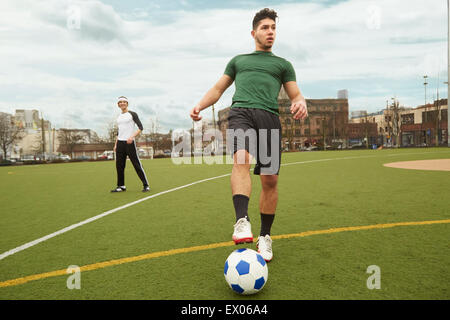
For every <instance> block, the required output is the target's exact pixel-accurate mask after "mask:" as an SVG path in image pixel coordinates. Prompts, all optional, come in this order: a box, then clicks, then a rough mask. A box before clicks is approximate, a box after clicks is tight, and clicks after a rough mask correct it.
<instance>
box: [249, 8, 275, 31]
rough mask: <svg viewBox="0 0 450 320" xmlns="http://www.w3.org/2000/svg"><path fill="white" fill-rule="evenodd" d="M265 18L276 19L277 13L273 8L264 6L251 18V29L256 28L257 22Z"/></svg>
mask: <svg viewBox="0 0 450 320" xmlns="http://www.w3.org/2000/svg"><path fill="white" fill-rule="evenodd" d="M265 18H269V19H272V20H273V21H276V18H278V15H277V13H276V12H275V10H273V9H269V8H264V9H262V10H259V12H257V13H256V14H255V17H254V18H253V30H256V28H258V25H259V22H260V21H261V20H263V19H265Z"/></svg>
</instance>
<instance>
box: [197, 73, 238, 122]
mask: <svg viewBox="0 0 450 320" xmlns="http://www.w3.org/2000/svg"><path fill="white" fill-rule="evenodd" d="M232 83H233V79H232V78H231V77H230V76H228V75H226V74H224V75H223V76H222V77H220V79H219V81H217V83H216V84H215V85H214V86H213V87H212V88H211V89H209V90H208V92H206V94H205V95H204V97H203V98H202V99H201V100H200V102H199V103H197V105H196V106H195V107H194V108H192V110H191V113H190V116H191V118H192V120H194V121H198V120H200V119H201V118H202V116H201V115H200V111H202V110H203V109H206V108H208V107H209V106H211V105H213V104H214V103H216V102H217V101H219V99H220V97H221V96H222V94H223V93H224V92H225V90H227V89H228V87H229V86H231V84H232Z"/></svg>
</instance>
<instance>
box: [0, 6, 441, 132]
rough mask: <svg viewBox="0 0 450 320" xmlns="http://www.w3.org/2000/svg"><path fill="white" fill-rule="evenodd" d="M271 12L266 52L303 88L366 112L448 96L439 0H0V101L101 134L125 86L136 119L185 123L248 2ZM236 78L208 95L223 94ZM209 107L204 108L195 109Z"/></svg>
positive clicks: (240, 36) (246, 21)
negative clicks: (273, 24) (273, 23)
mask: <svg viewBox="0 0 450 320" xmlns="http://www.w3.org/2000/svg"><path fill="white" fill-rule="evenodd" d="M265 7H269V8H272V9H275V10H276V11H277V12H278V16H279V19H278V21H277V37H276V40H275V44H274V46H273V49H272V51H273V53H274V54H275V55H277V56H280V57H283V58H285V59H287V60H288V61H290V62H291V63H292V65H293V66H294V69H295V71H296V75H297V83H298V85H299V88H300V90H301V92H302V93H303V95H304V96H305V98H307V99H324V98H336V97H337V91H338V90H340V89H347V90H348V95H349V108H350V112H351V111H356V110H367V111H368V112H376V111H380V110H382V109H383V108H384V107H385V106H386V101H387V100H388V101H392V100H391V98H393V97H395V98H397V99H398V100H399V102H400V105H403V106H407V107H416V106H418V105H421V104H422V105H423V103H424V101H425V88H424V85H423V82H424V78H423V76H424V75H427V76H428V79H427V82H428V85H427V102H428V103H430V102H432V101H433V98H434V99H435V98H436V96H437V90H438V89H439V96H440V98H446V97H447V85H446V84H444V82H445V81H447V78H448V75H447V1H446V0H430V1H423V0H410V1H404V0H377V1H366V0H347V1H331V0H326V1H325V0H322V1H306V0H303V1H275V0H274V1H256V0H239V1H234V0H231V1H223V0H220V1H216V0H179V1H160V0H157V1H156V0H155V1H144V0H130V1H122V0H102V1H100V0H40V1H36V0H2V1H1V2H0V12H1V19H0V112H8V113H14V111H15V110H16V109H37V110H39V111H40V112H41V113H42V115H43V117H44V119H46V120H50V121H51V123H52V126H53V127H55V128H57V129H58V128H62V127H64V128H78V129H85V128H86V129H93V130H95V131H96V132H97V133H98V134H100V135H105V134H106V130H107V127H108V124H110V123H112V122H113V121H114V120H115V119H116V117H117V116H118V115H119V113H120V110H119V109H118V107H117V97H119V96H121V95H124V96H127V97H128V100H129V109H130V110H133V111H136V112H137V113H138V114H139V117H140V119H141V121H142V123H143V125H144V132H146V130H148V129H149V128H150V124H151V123H155V122H156V123H158V126H159V131H160V132H168V131H169V130H170V129H181V128H190V127H191V126H192V121H191V119H190V117H189V111H190V109H191V108H192V107H193V106H195V105H196V104H197V102H198V101H199V100H200V99H201V98H202V96H203V95H204V94H205V93H206V91H207V90H208V89H210V88H211V87H212V86H213V85H214V84H215V82H216V81H217V80H218V79H219V78H220V76H221V75H222V74H223V71H224V70H225V66H226V64H227V63H228V61H229V60H231V58H232V57H234V56H236V55H238V54H242V53H250V52H252V51H254V50H255V44H254V40H253V38H252V37H251V34H250V31H251V22H252V20H253V17H254V15H255V13H256V12H257V11H259V10H260V9H262V8H265ZM233 93H234V85H233V86H231V87H230V88H229V89H228V90H227V91H226V92H225V93H224V95H223V96H222V97H221V99H220V100H219V101H218V102H217V103H216V104H215V109H216V111H217V110H220V109H222V108H225V107H227V106H229V105H230V104H231V101H232V96H233ZM202 114H203V117H204V118H211V117H212V111H211V109H206V110H204V111H202Z"/></svg>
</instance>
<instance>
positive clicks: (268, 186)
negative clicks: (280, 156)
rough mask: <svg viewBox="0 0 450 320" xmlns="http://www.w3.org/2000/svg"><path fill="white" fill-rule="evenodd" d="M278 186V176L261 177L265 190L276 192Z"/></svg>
mask: <svg viewBox="0 0 450 320" xmlns="http://www.w3.org/2000/svg"><path fill="white" fill-rule="evenodd" d="M277 184H278V176H277V175H261V185H262V188H263V190H265V191H269V190H275V189H276V188H277Z"/></svg>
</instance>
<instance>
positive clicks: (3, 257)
mask: <svg viewBox="0 0 450 320" xmlns="http://www.w3.org/2000/svg"><path fill="white" fill-rule="evenodd" d="M445 152H449V151H444V152H433V153H445ZM430 153H431V152H430ZM411 154H423V153H420V152H418V153H408V155H411ZM425 154H428V153H425ZM402 155H403V154H402ZM404 155H406V153H405V154H404ZM385 156H391V155H385ZM372 157H377V155H370V156H354V157H343V158H329V159H318V160H306V161H298V162H290V163H284V164H281V166H289V165H294V164H306V163H315V162H324V161H333V160H348V159H361V158H372ZM230 175H231V173H227V174H223V175H220V176H216V177H212V178H207V179H202V180H198V181H195V182H192V183H188V184H185V185H183V186H180V187H176V188H172V189H169V190H165V191H161V192H158V193H155V194H152V195H151V196H148V197H145V198H142V199H139V200H136V201H133V202H130V203H127V204H125V205H123V206H120V207H117V208H114V209H111V210H109V211H105V212H103V213H101V214H98V215H96V216H94V217H91V218H88V219H86V220H83V221H81V222H78V223H75V224H73V225H71V226H68V227H66V228H63V229H61V230H58V231H55V232H53V233H50V234H48V235H46V236H43V237H41V238H39V239H36V240H33V241H30V242H27V243H25V244H23V245H21V246H19V247H16V248H14V249H11V250H8V251H6V252H4V253H2V254H0V260H3V259H5V258H6V257H8V256H11V255H13V254H16V253H18V252H20V251H23V250H25V249H28V248H31V247H33V246H35V245H37V244H39V243H41V242H44V241H46V240H49V239H51V238H54V237H56V236H59V235H61V234H63V233H66V232H68V231H70V230H73V229H76V228H78V227H81V226H83V225H85V224H88V223H90V222H93V221H96V220H98V219H101V218H103V217H106V216H108V215H110V214H111V213H114V212H117V211H120V210H122V209H126V208H128V207H131V206H134V205H135V204H138V203H141V202H144V201H146V200H149V199H152V198H156V197H159V196H162V195H163V194H166V193H170V192H174V191H177V190H181V189H184V188H187V187H190V186H193V185H196V184H199V183H203V182H206V181H211V180H215V179H220V178H224V177H228V176H230Z"/></svg>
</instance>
